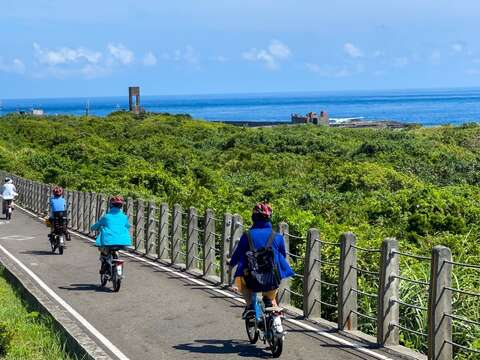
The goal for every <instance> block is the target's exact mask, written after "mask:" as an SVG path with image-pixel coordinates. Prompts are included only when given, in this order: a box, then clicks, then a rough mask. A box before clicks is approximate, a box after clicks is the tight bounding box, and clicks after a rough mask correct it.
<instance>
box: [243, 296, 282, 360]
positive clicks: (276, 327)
mask: <svg viewBox="0 0 480 360" xmlns="http://www.w3.org/2000/svg"><path fill="white" fill-rule="evenodd" d="M252 304H253V310H252V311H250V312H248V313H247V314H246V316H245V328H246V330H247V336H248V340H249V341H250V344H255V343H256V342H257V341H258V339H260V340H262V341H263V343H264V344H266V343H268V345H269V346H270V350H271V351H272V356H273V357H274V358H278V357H280V355H281V354H282V351H283V342H284V339H285V334H286V332H285V331H284V330H283V326H282V316H283V314H282V312H283V309H282V308H280V307H268V308H265V307H264V305H263V302H261V301H259V300H258V295H257V293H253V295H252Z"/></svg>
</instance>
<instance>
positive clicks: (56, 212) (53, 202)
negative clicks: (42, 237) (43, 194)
mask: <svg viewBox="0 0 480 360" xmlns="http://www.w3.org/2000/svg"><path fill="white" fill-rule="evenodd" d="M52 194H53V196H52V197H51V198H50V215H49V217H48V221H47V225H48V226H51V228H52V231H51V234H53V233H54V232H55V219H57V221H60V220H61V219H62V218H65V219H66V216H67V214H66V211H67V204H66V202H65V198H64V197H63V188H61V187H60V186H55V187H54V188H53V190H52ZM60 224H62V223H60ZM62 225H63V226H64V227H65V229H64V231H65V235H66V238H67V240H68V241H70V234H69V233H68V231H67V230H66V226H67V224H66V222H65V223H63V224H62ZM50 236H51V235H50Z"/></svg>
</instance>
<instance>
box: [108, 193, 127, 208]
mask: <svg viewBox="0 0 480 360" xmlns="http://www.w3.org/2000/svg"><path fill="white" fill-rule="evenodd" d="M123 202H124V200H123V196H120V195H117V196H112V198H111V199H110V204H111V205H112V206H114V207H122V206H123Z"/></svg>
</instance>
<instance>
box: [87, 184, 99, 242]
mask: <svg viewBox="0 0 480 360" xmlns="http://www.w3.org/2000/svg"><path fill="white" fill-rule="evenodd" d="M89 205H90V208H89V211H88V215H89V217H88V230H87V231H88V235H90V236H93V231H92V230H91V229H90V228H91V226H92V225H93V224H95V222H96V221H95V219H96V218H97V194H96V193H94V192H92V193H90V204H89Z"/></svg>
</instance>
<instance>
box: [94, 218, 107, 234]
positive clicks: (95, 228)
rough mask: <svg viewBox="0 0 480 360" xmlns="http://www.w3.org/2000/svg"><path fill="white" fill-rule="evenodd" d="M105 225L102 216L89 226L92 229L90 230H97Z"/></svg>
mask: <svg viewBox="0 0 480 360" xmlns="http://www.w3.org/2000/svg"><path fill="white" fill-rule="evenodd" d="M105 225H106V224H105V217H104V216H102V217H101V218H100V220H98V221H97V222H96V223H95V224H93V225H92V226H91V227H90V229H92V230H94V231H95V230H98V229H100V228H101V227H102V226H105Z"/></svg>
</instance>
